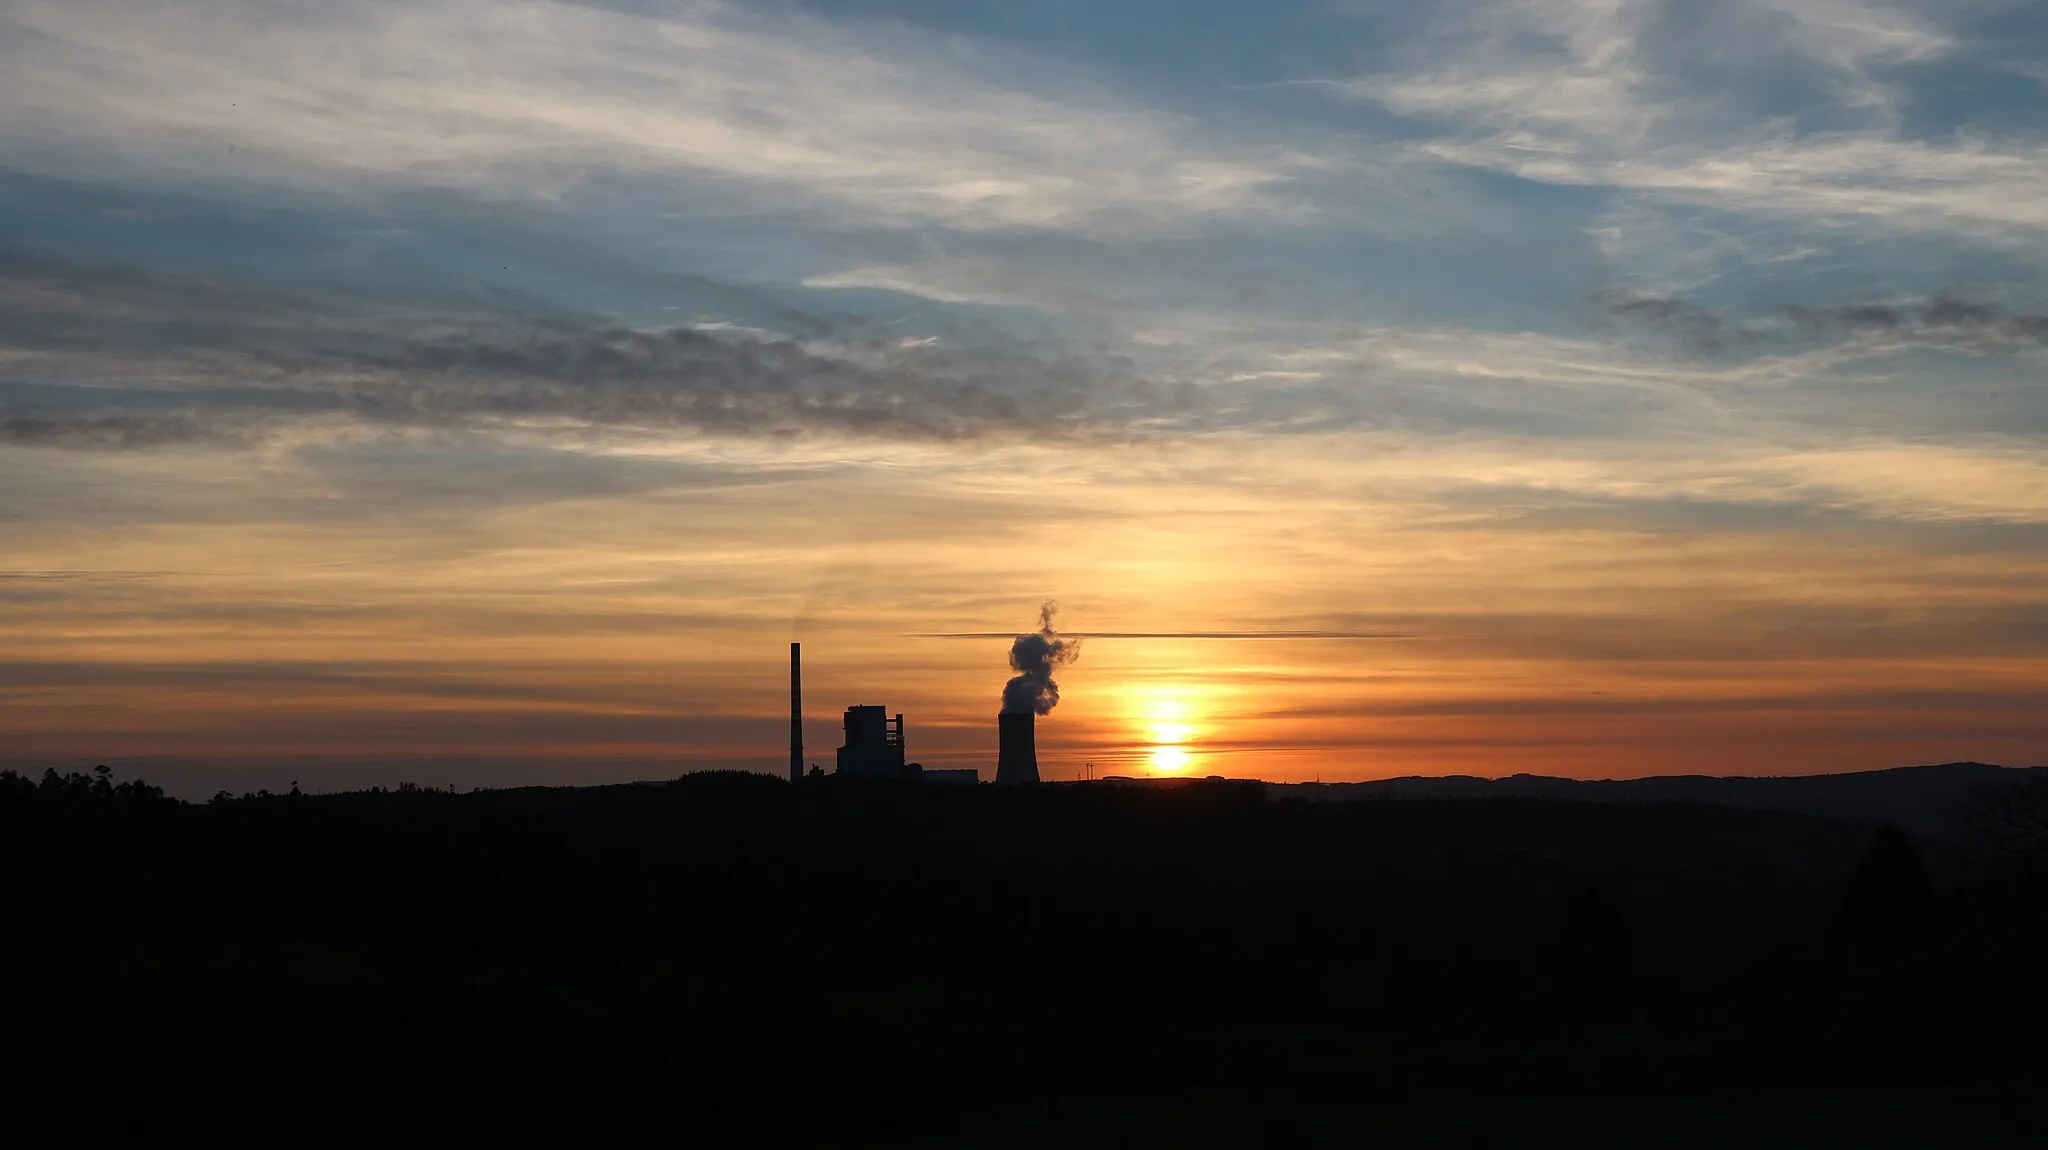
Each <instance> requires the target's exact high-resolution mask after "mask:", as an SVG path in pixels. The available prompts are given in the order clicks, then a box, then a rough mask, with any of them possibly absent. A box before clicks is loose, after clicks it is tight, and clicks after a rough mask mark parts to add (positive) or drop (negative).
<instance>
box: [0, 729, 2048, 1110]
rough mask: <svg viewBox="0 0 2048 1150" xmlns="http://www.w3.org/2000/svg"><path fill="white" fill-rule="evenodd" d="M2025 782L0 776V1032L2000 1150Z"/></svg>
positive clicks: (63, 1070) (2024, 972)
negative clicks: (334, 789)
mask: <svg viewBox="0 0 2048 1150" xmlns="http://www.w3.org/2000/svg"><path fill="white" fill-rule="evenodd" d="M1928 772H1935V774H1932V775H1930V774H1929V773H1928ZM1943 772H1946V773H1945V774H1943ZM2043 774H2044V772H2032V773H2021V772H1995V770H1994V769H1992V768H1981V767H1967V768H1924V769H1920V770H1918V771H1902V772H1886V773H1877V774H1871V775H1865V776H1859V777H1851V778H1842V779H1835V780H1829V785H1830V786H1834V787H1837V788H1840V789H1841V790H1842V791H1844V792H1847V791H1858V792H1859V793H1863V794H1866V795H1869V796H1883V795H1886V794H1889V793H1891V792H1892V791H1893V790H1895V789H1897V788H1900V787H1912V786H1919V787H1921V788H1923V789H1924V788H1925V787H1926V786H1927V785H1928V784H1927V783H1926V781H1925V780H1927V779H1929V778H1937V777H1951V778H1952V779H1953V780H1954V781H1955V782H1956V784H1957V787H1958V792H1957V795H1956V796H1954V797H1957V798H1958V799H1960V798H1961V797H1963V794H1964V790H1963V788H1964V784H1965V782H1967V793H1968V797H1969V799H1970V801H1971V803H1972V804H1973V805H1972V806H1971V808H1970V810H1969V811H1968V812H1967V817H1965V818H1963V819H1961V820H1960V821H1958V822H1957V823H1956V825H1955V827H1954V829H1953V831H1952V833H1947V834H1943V835H1930V834H1926V833H1923V832H1921V831H1919V830H1914V829H1910V828H1908V829H1902V828H1901V827H1899V826H1897V825H1895V823H1890V822H1888V823H1884V824H1875V825H1874V824H1872V823H1871V822H1868V821H1858V820H1856V819H1853V818H1823V817H1818V816H1816V815H1813V814H1807V813H1795V812H1789V811H1783V810H1766V809H1756V808H1754V807H1744V806H1740V805H1732V804H1731V805H1714V804H1709V803H1703V802H1696V801H1662V800H1658V799H1656V798H1655V797H1654V794H1655V787H1654V786H1653V783H1652V782H1651V781H1644V782H1641V783H1637V784H1602V785H1601V786H1602V787H1603V788H1604V789H1603V790H1602V792H1601V793H1625V794H1629V795H1631V796H1634V797H1635V798H1633V799H1632V801H1627V802H1584V801H1570V800H1566V799H1562V798H1558V797H1554V796H1516V795H1487V796H1484V797H1471V798H1458V799H1445V798H1435V797H1425V798H1413V799H1399V800H1394V799H1385V800H1380V801H1356V802H1320V803H1317V802H1307V801H1302V800H1301V799H1300V797H1299V792H1298V790H1296V789H1293V788H1277V789H1275V791H1274V794H1275V796H1276V797H1272V798H1269V797H1268V794H1267V788H1266V787H1265V786H1264V785H1263V784H1258V783H1245V782H1234V781H1228V780H1207V781H1188V782H1185V783H1182V784H1179V785H1173V786H1164V785H1145V784H1136V783H1122V784H1120V783H1118V782H1114V781H1105V782H1102V783H1095V784H1072V785H1056V786H1040V787H1036V788H1021V789H1013V790H1004V789H999V788H995V787H989V786H982V787H974V788H953V787H936V786H920V785H917V784H911V783H898V782H894V781H870V780H863V779H849V778H833V777H829V776H827V777H821V778H811V779H806V780H804V781H803V782H801V783H799V784H794V785H792V784H791V783H789V782H787V781H784V780H782V779H777V778H770V777H766V776H760V775H749V774H741V773H726V772H715V773H704V774H695V775H688V776H684V777H682V778H679V779H677V780H675V781H673V782H670V783H665V784H641V785H631V786H606V787H589V788H580V789H570V788H563V789H538V788H536V789H521V790H503V791H480V792H475V793H469V794H454V793H450V792H447V791H437V790H432V789H424V788H418V787H412V786H405V787H400V788H398V789H396V790H377V791H369V792H361V793H351V794H330V795H307V794H298V793H286V794H256V795H244V796H240V797H234V796H229V795H226V794H222V795H220V796H218V797H216V798H215V799H214V800H213V801H212V802H207V803H196V804H195V803H186V802H180V801H177V800H174V799H170V798H167V797H165V796H164V795H163V794H162V792H161V791H159V790H157V789H156V788H154V787H151V786H149V785H147V784H146V783H144V782H141V781H127V782H116V781H115V780H114V779H113V778H112V777H111V772H104V771H102V772H99V773H97V774H96V775H92V776H86V775H75V774H74V775H68V776H60V775H58V774H57V773H55V772H51V773H49V774H46V775H45V776H43V777H42V778H41V779H40V780H37V779H32V778H27V777H24V776H21V775H18V774H13V773H10V774H8V775H6V776H5V777H4V782H0V842H4V843H5V851H6V859H5V867H4V872H0V873H4V875H5V888H4V898H5V907H6V914H7V922H8V943H7V946H6V947H5V950H4V953H5V963H6V971H5V977H6V979H7V983H8V985H9V986H11V987H14V988H16V993H13V994H10V995H9V996H8V997H7V998H6V1000H5V1001H6V1012H7V1016H6V1018H5V1019H4V1024H5V1028H6V1033H7V1034H8V1035H9V1036H10V1039H11V1043H10V1044H11V1045H12V1046H13V1047H14V1049H16V1050H18V1051H29V1052H32V1054H33V1057H32V1058H31V1059H30V1060H29V1061H30V1062H31V1063H32V1066H31V1067H30V1068H28V1069H29V1070H30V1072H31V1073H33V1074H35V1075H38V1076H44V1077H49V1078H52V1079H54V1080H61V1079H65V1078H70V1077H75V1076H80V1075H86V1076H94V1077H97V1078H99V1079H102V1080H106V1081H127V1080H131V1079H132V1080H147V1081H150V1082H152V1083H164V1082H175V1083H177V1084H178V1085H179V1086H181V1087H183V1088H186V1089H190V1090H195V1091H212V1092H222V1093H224V1094H232V1093H239V1094H251V1093H252V1092H253V1093H254V1094H261V1093H262V1092H263V1091H267V1090H294V1091H302V1090H305V1089H308V1088H309V1087H308V1086H307V1085H306V1084H309V1083H315V1084H317V1089H318V1091H320V1092H321V1093H323V1094H336V1095H345V1094H347V1093H348V1092H351V1091H357V1090H386V1089H411V1088H419V1089H431V1090H442V1089H444V1088H447V1089H461V1088H465V1087H468V1086H474V1085H480V1086H484V1087H486V1088H488V1089H489V1090H490V1091H492V1093H493V1095H494V1096H496V1097H499V1098H503V1099H507V1100H516V1099H519V1098H521V1097H522V1096H527V1095H528V1094H529V1093H530V1092H540V1094H533V1095H532V1096H533V1097H539V1096H541V1095H542V1094H552V1093H560V1092H563V1091H571V1092H585V1091H588V1092H593V1096H603V1097H612V1098H616V1099H626V1098H639V1099H645V1100H648V1101H658V1102H660V1103H661V1104H663V1105H665V1106H667V1107H671V1108H672V1112H673V1113H674V1114H676V1115H678V1116H679V1121H687V1122H688V1123H690V1124H693V1128H697V1127H702V1128H709V1127H708V1126H702V1124H707V1123H710V1122H712V1121H714V1120H717V1121H737V1122H743V1123H744V1124H745V1126H746V1129H748V1130H749V1131H750V1132H751V1134H752V1136H754V1137H758V1138H760V1139H763V1140H766V1141H771V1142H784V1143H799V1144H814V1143H820V1142H831V1143H847V1142H850V1143H854V1144H874V1145H892V1146H894V1145H993V1146H1002V1145H1015V1146H1030V1145H1045V1144H1049V1143H1051V1142H1055V1141H1057V1142H1059V1143H1062V1144H1072V1145H1105V1146H1107V1145H1125V1144H1131V1143H1132V1142H1134V1141H1139V1140H1147V1141H1154V1142H1158V1141H1159V1140H1161V1139H1165V1140H1169V1141H1170V1142H1172V1143H1174V1144H1179V1145H1190V1146H1209V1145H1214V1146H1240V1145H1355V1144H1357V1142H1358V1140H1359V1139H1360V1138H1363V1137H1368V1136H1370V1135H1372V1134H1374V1133H1375V1132H1379V1133H1385V1134H1388V1135H1390V1136H1394V1137H1398V1138H1402V1139H1406V1140H1416V1141H1421V1140H1427V1141H1428V1142H1430V1143H1431V1144H1440V1145H1458V1144H1472V1145H1483V1144H1500V1141H1501V1140H1503V1139H1509V1138H1513V1137H1515V1136H1516V1134H1517V1131H1519V1130H1523V1129H1525V1128H1527V1126H1528V1124H1530V1123H1539V1122H1540V1123H1544V1124H1552V1123H1557V1122H1569V1123H1571V1124H1572V1128H1574V1129H1580V1130H1582V1131H1583V1132H1584V1133H1586V1134H1595V1133H1599V1134H1606V1135H1613V1136H1620V1137H1630V1136H1631V1135H1633V1137H1634V1138H1640V1139H1641V1140H1642V1141H1643V1142H1646V1143H1648V1142H1654V1143H1656V1144H1697V1145H1720V1144H1729V1143H1732V1142H1734V1141H1737V1140H1740V1141H1742V1142H1745V1143H1752V1144H1753V1143H1758V1142H1762V1143H1765V1144H1774V1143H1780V1142H1786V1143H1789V1142H1792V1141H1800V1140H1805V1139H1815V1138H1818V1139H1827V1140H1833V1139H1836V1138H1849V1137H1854V1138H1858V1139H1867V1138H1871V1137H1884V1138H1896V1137H1900V1136H1902V1135H1906V1134H1910V1135H1911V1136H1912V1137H1913V1138H1916V1139H1927V1140H1930V1141H1931V1140H1935V1139H1946V1138H1952V1137H1957V1136H1960V1135H1962V1134H1965V1133H1967V1134H1968V1135H1969V1136H1971V1137H1973V1138H1976V1137H1992V1136H1998V1135H2001V1134H2005V1135H2014V1136H2017V1135H2018V1134H2019V1133H2020V1132H2022V1131H2023V1130H2026V1129H2035V1128H2037V1126H2036V1125H2035V1124H2037V1123H2038V1121H2039V1118H2040V1114H2039V1110H2038V1097H2039V1095H2038V1094H2037V1093H2036V1092H2037V1091H2038V1089H2039V1088H2040V1086H2041V1084H2042V1082H2043V1078H2042V1070H2043V1064H2042V1056H2043V1053H2044V1051H2043V1047H2042V1035H2043V1027H2044V1023H2048V988H2044V986H2043V982H2042V979H2041V972H2042V971H2043V969H2044V961H2048V865H2044V864H2048V853H2044V850H2043V846H2044V840H2043V837H2042V836H2043V830H2044V827H2048V784H2044V782H2043ZM1660 782H1668V783H1669V785H1673V786H1677V785H1681V783H1680V782H1678V781H1660ZM1816 782H1817V781H1815V780H1763V781H1756V782H1753V783H1751V782H1740V781H1727V782H1725V783H1724V784H1723V789H1722V791H1721V792H1720V793H1721V794H1722V796H1723V797H1726V798H1729V799H1731V800H1733V799H1743V798H1747V797H1751V796H1753V795H1754V794H1756V793H1760V791H1761V789H1767V786H1768V785H1778V786H1783V787H1784V788H1786V789H1787V790H1788V791H1790V792H1795V793H1804V790H1803V789H1804V788H1809V787H1811V786H1813V785H1815V784H1816ZM1419 785H1420V784H1419V783H1415V782H1413V781H1410V782H1404V783H1401V784H1399V785H1393V784H1389V785H1387V786H1384V787H1379V788H1377V789H1375V787H1374V786H1373V785H1370V784H1366V785H1361V786H1360V787H1358V788H1354V790H1356V791H1358V792H1365V793H1375V794H1381V795H1385V794H1399V793H1402V792H1403V791H1404V790H1405V789H1408V788H1410V787H1411V786H1419ZM1446 785H1450V784H1446ZM1692 785H1703V784H1692ZM1504 786H1505V784H1504ZM1328 789H1329V788H1324V790H1328ZM1644 791H1649V792H1651V793H1650V794H1649V795H1644V794H1643V792H1644ZM1870 801H1871V802H1873V803H1876V802H1878V801H1879V800H1878V799H1877V798H1871V799H1870ZM1852 806H1853V804H1852ZM2029 836H2031V837H2029ZM508 1104H516V1103H508ZM1160 1144H1164V1143H1163V1142H1162V1143H1160Z"/></svg>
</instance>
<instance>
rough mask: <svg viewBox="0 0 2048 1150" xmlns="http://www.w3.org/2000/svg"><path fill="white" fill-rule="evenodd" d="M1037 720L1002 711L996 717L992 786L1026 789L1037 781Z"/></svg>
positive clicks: (1031, 715)
mask: <svg viewBox="0 0 2048 1150" xmlns="http://www.w3.org/2000/svg"><path fill="white" fill-rule="evenodd" d="M1037 723H1038V716H1037V715H1035V714H1033V713H1032V712H1030V711H1004V712H1003V713H1002V714H1000V715H997V716H996V785H997V786H999V787H1022V786H1030V785H1031V784H1034V783H1036V782H1037V781H1038V739H1037V734H1036V732H1035V730H1034V728H1035V727H1036V725H1037Z"/></svg>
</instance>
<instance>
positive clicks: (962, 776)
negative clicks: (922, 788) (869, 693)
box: [789, 643, 1038, 786]
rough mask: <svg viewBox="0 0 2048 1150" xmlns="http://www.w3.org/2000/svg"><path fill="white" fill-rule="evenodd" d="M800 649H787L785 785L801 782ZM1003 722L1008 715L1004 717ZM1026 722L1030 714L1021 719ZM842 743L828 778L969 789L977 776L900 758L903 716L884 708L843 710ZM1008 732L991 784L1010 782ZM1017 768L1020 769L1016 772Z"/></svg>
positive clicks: (1027, 738) (1032, 768)
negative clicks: (940, 785) (844, 738)
mask: <svg viewBox="0 0 2048 1150" xmlns="http://www.w3.org/2000/svg"><path fill="white" fill-rule="evenodd" d="M803 706H804V704H803V644H801V643H791V644H790V645H789V781H790V782H793V783H794V782H800V781H802V779H803V777H804V719H803ZM1002 717H1003V718H1004V719H1009V718H1011V717H1012V716H1010V715H1004V716H1002ZM1024 717H1025V718H1027V719H1028V718H1030V716H1029V715H1026V716H1024ZM845 723H846V742H845V744H844V745H842V746H841V747H840V748H839V752H838V757H837V759H836V760H835V761H834V763H833V773H834V774H837V775H843V776H845V777H847V778H854V779H900V780H905V781H909V782H926V783H940V784H951V785H965V786H973V785H974V784H975V783H977V782H979V781H980V780H981V775H980V773H979V772H977V771H972V770H944V771H941V770H926V769H925V767H924V765H923V764H921V763H913V762H909V761H908V760H907V759H906V758H905V755H904V739H903V715H902V713H901V712H898V713H897V714H896V715H894V716H891V715H890V714H889V709H888V708H887V707H881V706H871V705H861V706H852V707H848V708H846V717H845ZM1008 730H1009V728H1008V727H1007V726H1005V727H1004V728H1003V732H1004V733H1003V735H1002V743H1001V746H1002V752H1001V754H1000V755H999V756H998V759H997V769H996V781H997V782H1005V781H1008V780H1009V776H1007V775H1006V774H1005V773H1004V771H1005V768H1004V767H1003V765H1002V764H1004V763H1007V762H1009V761H1010V754H1011V752H1010V749H1009V748H1010V736H1009V734H1008V733H1007V732H1008ZM1022 745H1023V752H1024V754H1025V755H1026V756H1027V757H1030V756H1032V755H1033V750H1032V744H1031V730H1030V728H1029V726H1028V725H1027V726H1026V728H1025V730H1024V741H1023V744H1022ZM1020 769H1022V768H1020ZM1028 769H1029V773H1030V778H1029V780H1028V781H1030V782H1034V783H1035V782H1037V781H1038V762H1037V759H1036V758H1035V757H1031V758H1030V762H1029V764H1028Z"/></svg>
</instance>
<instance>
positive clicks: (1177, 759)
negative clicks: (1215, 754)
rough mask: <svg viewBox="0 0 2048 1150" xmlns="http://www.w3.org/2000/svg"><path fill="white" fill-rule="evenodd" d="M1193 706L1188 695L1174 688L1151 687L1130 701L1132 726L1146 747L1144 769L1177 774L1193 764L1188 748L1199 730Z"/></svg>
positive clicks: (1155, 772)
mask: <svg viewBox="0 0 2048 1150" xmlns="http://www.w3.org/2000/svg"><path fill="white" fill-rule="evenodd" d="M1195 718H1196V716H1195V707H1194V705H1193V703H1192V701H1191V700H1190V699H1189V697H1188V694H1187V692H1185V691H1183V690H1180V689H1177V688H1174V687H1153V688H1150V689H1147V690H1144V691H1141V692H1140V693H1138V694H1137V695H1136V696H1135V697H1134V698H1133V699H1132V707H1131V725H1132V726H1133V727H1135V728H1137V730H1138V731H1139V732H1142V734H1141V736H1140V737H1141V738H1142V739H1143V741H1144V742H1145V743H1146V744H1148V745H1147V746H1146V748H1145V750H1144V755H1145V759H1144V761H1145V766H1146V769H1147V770H1149V771H1150V772H1151V773H1152V774H1155V775H1178V774H1181V773H1183V772H1185V771H1187V770H1188V769H1189V768H1190V767H1192V766H1193V765H1194V761H1195V753H1194V752H1193V751H1191V750H1190V749H1189V746H1190V744H1192V743H1193V742H1194V740H1195V738H1196V736H1198V735H1200V734H1201V727H1200V725H1199V724H1198V723H1197V722H1196V721H1195Z"/></svg>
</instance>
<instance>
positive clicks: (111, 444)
mask: <svg viewBox="0 0 2048 1150" xmlns="http://www.w3.org/2000/svg"><path fill="white" fill-rule="evenodd" d="M254 438H255V437H254V436H253V435H252V434H250V429H249V428H248V427H247V426H245V425H241V424H237V423H228V422H223V421H220V420H211V419H199V418H195V417H192V416H183V415H169V416H160V415H119V414H116V415H99V414H91V413H85V412H59V413H55V414H50V415H24V414H9V413H7V412H6V411H5V410H4V409H0V444H8V445H11V446H16V447H57V448H65V449H69V450H76V451H140V450H145V449H148V448H155V447H174V446H182V445H185V444H193V443H230V444H242V443H248V442H251V441H252V440H253V439H254Z"/></svg>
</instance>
